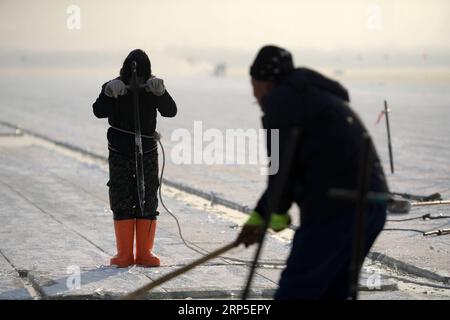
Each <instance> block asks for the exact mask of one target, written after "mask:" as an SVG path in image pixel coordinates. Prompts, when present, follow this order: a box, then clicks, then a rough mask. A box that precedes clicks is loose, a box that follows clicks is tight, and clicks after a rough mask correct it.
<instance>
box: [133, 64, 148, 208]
mask: <svg viewBox="0 0 450 320" xmlns="http://www.w3.org/2000/svg"><path fill="white" fill-rule="evenodd" d="M130 88H131V91H132V93H133V105H134V131H135V136H134V144H135V156H136V175H135V176H136V185H137V192H138V199H139V208H140V209H141V215H142V216H144V206H145V181H144V152H143V148H142V134H141V120H140V116H139V88H140V86H139V84H138V82H137V62H136V61H133V62H132V63H131V84H130Z"/></svg>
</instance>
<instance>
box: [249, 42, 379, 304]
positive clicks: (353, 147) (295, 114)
mask: <svg viewBox="0 0 450 320" xmlns="http://www.w3.org/2000/svg"><path fill="white" fill-rule="evenodd" d="M250 75H251V82H252V86H253V94H254V96H255V98H256V99H257V101H258V103H259V105H260V106H261V110H262V112H263V117H262V123H263V127H264V128H265V129H268V130H270V129H279V140H280V141H279V143H280V145H279V156H280V160H279V163H280V170H281V169H282V167H281V166H282V165H283V163H285V162H284V159H283V155H284V151H285V150H286V149H287V147H286V144H287V141H288V137H289V133H290V131H291V129H292V128H293V127H296V128H299V129H300V131H301V137H300V147H299V150H298V151H297V154H296V158H295V163H294V169H293V170H292V172H291V174H290V175H289V177H290V179H289V181H288V188H287V189H288V191H287V192H286V193H284V194H283V196H282V199H281V203H280V205H279V206H278V211H277V212H268V208H267V207H268V199H269V198H270V194H271V192H272V191H273V186H274V179H276V177H277V175H272V176H269V179H268V185H267V189H266V191H265V192H264V193H263V195H262V197H261V198H260V200H259V201H258V204H257V206H256V208H255V209H254V211H253V212H252V213H251V214H250V217H249V219H248V221H247V223H246V224H245V225H244V228H243V230H242V232H241V234H240V239H241V241H243V242H244V243H245V244H246V245H250V244H252V243H255V242H256V241H258V239H259V236H260V234H261V232H262V228H261V226H262V225H263V221H264V219H267V220H269V227H270V228H271V229H273V230H275V231H280V230H283V229H284V228H286V227H288V225H289V224H290V221H291V219H290V217H289V214H288V213H287V212H288V210H289V208H290V207H291V205H292V203H293V202H295V203H296V204H297V205H298V206H299V207H300V211H301V212H300V220H301V225H300V227H299V228H298V230H297V231H296V233H295V236H294V239H293V246H292V250H291V253H290V256H289V259H288V260H287V266H286V269H285V270H284V271H283V273H282V275H281V279H280V282H279V289H278V290H277V292H276V294H275V299H346V298H347V297H348V296H349V290H350V289H349V287H350V286H349V284H350V271H349V269H350V261H351V253H352V241H353V234H354V233H353V230H354V218H355V202H354V201H346V200H342V199H334V198H331V197H330V196H329V193H328V192H329V190H330V189H333V188H337V189H348V190H356V189H357V178H358V166H359V159H360V157H359V153H360V149H361V141H362V135H363V133H364V132H365V131H366V129H365V127H364V125H363V123H362V122H361V120H360V119H359V117H358V116H357V115H356V114H355V113H354V112H353V110H352V109H351V108H350V107H349V95H348V92H347V90H346V89H345V88H344V87H342V86H341V85H340V84H339V83H338V82H335V81H333V80H331V79H328V78H326V77H324V76H323V75H321V74H319V73H317V72H315V71H313V70H310V69H306V68H298V69H295V68H294V63H293V60H292V55H291V53H290V52H288V51H287V50H285V49H282V48H279V47H276V46H265V47H263V48H262V49H261V50H260V51H259V52H258V54H257V56H256V59H255V61H254V62H253V65H252V66H251V68H250ZM269 139H270V137H269V134H268V141H267V143H270V140H269ZM371 147H372V148H371V149H372V150H371V151H372V161H371V162H370V165H371V167H372V171H371V173H372V174H371V177H370V190H371V191H374V192H388V187H387V183H386V179H385V175H384V172H383V168H382V166H381V164H380V161H379V159H378V156H377V154H376V151H375V148H374V147H373V146H371ZM268 150H270V148H268ZM273 157H274V155H273V154H272V155H271V158H273ZM385 220H386V205H385V204H383V203H381V204H373V203H372V204H369V206H368V210H367V229H366V244H365V252H364V255H366V254H367V252H368V251H369V249H370V247H371V246H372V244H373V242H374V241H375V239H376V237H377V236H378V234H379V233H380V232H381V230H382V229H383V225H384V223H385Z"/></svg>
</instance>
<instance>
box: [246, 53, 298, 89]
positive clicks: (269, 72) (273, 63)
mask: <svg viewBox="0 0 450 320" xmlns="http://www.w3.org/2000/svg"><path fill="white" fill-rule="evenodd" d="M292 71H294V62H293V60H292V55H291V53H290V52H289V51H287V50H286V49H283V48H280V47H277V46H272V45H269V46H264V47H262V48H261V49H260V50H259V52H258V54H257V55H256V58H255V61H254V62H253V65H252V66H251V67H250V75H251V76H252V78H254V79H256V80H263V81H279V80H280V79H281V78H283V77H285V76H287V75H288V74H290V73H291V72H292Z"/></svg>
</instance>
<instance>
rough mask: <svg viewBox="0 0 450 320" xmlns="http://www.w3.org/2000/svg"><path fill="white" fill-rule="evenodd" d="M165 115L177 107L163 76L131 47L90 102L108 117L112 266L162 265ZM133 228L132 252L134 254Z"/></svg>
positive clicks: (146, 57)
mask: <svg viewBox="0 0 450 320" xmlns="http://www.w3.org/2000/svg"><path fill="white" fill-rule="evenodd" d="M133 62H136V64H137V70H136V71H137V84H138V85H141V86H142V87H143V89H142V90H140V91H139V114H140V126H141V132H142V146H143V167H144V174H143V175H144V181H145V198H144V201H145V205H144V210H143V212H141V208H140V203H139V198H138V190H137V182H136V179H137V174H136V158H135V124H134V109H133V95H132V93H131V90H127V86H128V85H130V83H131V78H132V63H133ZM157 110H158V111H159V113H160V114H161V115H162V116H163V117H174V116H175V115H176V113H177V106H176V104H175V102H174V100H173V99H172V97H171V96H170V94H169V93H168V92H167V90H166V88H165V86H164V82H163V80H162V79H159V78H156V77H155V76H153V75H152V69H151V64H150V59H149V58H148V56H147V54H146V53H145V52H144V51H142V50H140V49H136V50H133V51H132V52H131V53H130V54H129V55H128V56H127V57H126V59H125V61H124V63H123V66H122V69H121V70H120V76H119V77H117V78H116V79H113V80H111V81H109V82H107V83H105V84H104V85H103V86H102V90H101V93H100V96H99V97H98V99H97V101H96V102H95V103H94V105H93V111H94V114H95V116H96V117H97V118H108V122H109V125H110V127H109V129H108V134H107V137H108V149H109V158H108V162H109V182H108V184H107V185H108V186H109V201H110V206H111V210H112V212H113V219H114V230H115V235H116V245H117V255H115V256H114V257H113V258H112V259H111V265H116V266H118V267H128V266H130V265H133V264H138V265H142V266H146V267H156V266H159V265H160V260H159V258H158V257H157V256H155V255H153V254H152V248H153V243H154V238H155V233H156V217H157V215H158V212H157V211H156V210H157V207H158V198H157V191H158V187H159V180H158V150H157V142H156V139H155V137H156V136H155V134H157V133H155V129H156V116H157V112H156V111H157ZM135 233H136V257H134V254H133V244H134V235H135Z"/></svg>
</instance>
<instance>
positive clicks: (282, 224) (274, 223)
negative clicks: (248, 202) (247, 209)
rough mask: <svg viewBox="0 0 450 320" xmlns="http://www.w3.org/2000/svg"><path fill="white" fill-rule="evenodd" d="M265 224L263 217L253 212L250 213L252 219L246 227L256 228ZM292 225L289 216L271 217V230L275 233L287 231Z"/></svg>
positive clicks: (275, 214) (278, 215)
mask: <svg viewBox="0 0 450 320" xmlns="http://www.w3.org/2000/svg"><path fill="white" fill-rule="evenodd" d="M263 224H264V219H263V217H261V215H260V214H259V213H258V212H256V211H252V212H251V213H250V217H249V218H248V220H247V222H246V223H245V225H248V226H254V227H257V226H262V225H263ZM290 224H291V217H290V216H289V215H288V214H279V213H272V214H271V216H270V221H269V228H270V229H272V230H273V231H275V232H279V231H281V230H283V229H286V228H287V227H288V226H289V225H290Z"/></svg>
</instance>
